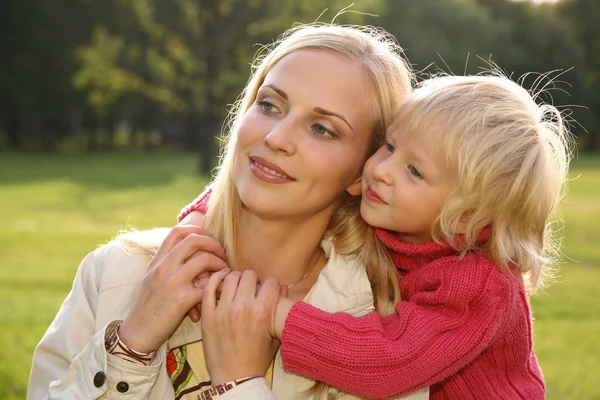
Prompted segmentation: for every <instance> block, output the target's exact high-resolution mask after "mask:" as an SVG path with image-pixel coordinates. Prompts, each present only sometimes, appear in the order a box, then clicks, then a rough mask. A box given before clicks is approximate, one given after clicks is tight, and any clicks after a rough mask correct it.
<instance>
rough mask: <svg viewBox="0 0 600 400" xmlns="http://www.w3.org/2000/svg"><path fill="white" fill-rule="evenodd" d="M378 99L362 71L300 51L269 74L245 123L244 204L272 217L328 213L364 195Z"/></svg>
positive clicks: (241, 141)
mask: <svg viewBox="0 0 600 400" xmlns="http://www.w3.org/2000/svg"><path fill="white" fill-rule="evenodd" d="M374 101H375V99H374V96H373V94H372V89H371V87H370V83H369V78H368V76H367V74H366V72H365V71H364V70H363V67H362V66H361V65H360V64H359V63H357V62H354V61H352V60H350V59H348V58H346V57H344V56H342V55H338V54H335V53H332V52H328V51H324V50H299V51H296V52H293V53H291V54H289V55H287V56H285V57H284V58H282V59H281V60H280V61H279V62H277V64H275V66H273V68H272V69H271V70H270V71H269V72H268V73H267V75H266V76H265V80H264V82H263V84H262V85H261V87H260V89H259V90H258V93H257V96H256V99H255V102H254V104H252V105H251V107H250V108H249V109H248V111H247V112H246V114H245V115H244V116H243V118H242V121H241V123H240V125H239V130H238V133H237V135H238V138H237V143H236V149H235V167H234V168H235V170H234V179H235V184H236V186H237V189H238V192H239V194H240V197H241V200H242V202H243V203H244V205H245V206H246V207H247V208H248V209H249V210H250V211H251V212H253V213H256V214H260V215H262V216H263V217H266V218H290V217H292V218H308V217H310V216H313V215H316V214H319V213H323V215H327V217H329V215H330V214H331V212H333V210H334V209H335V207H336V206H337V201H338V199H339V198H340V197H341V196H342V194H343V193H344V191H348V192H349V193H351V194H353V195H357V194H360V175H361V170H362V167H363V164H364V161H365V158H366V156H367V154H366V151H367V147H368V145H369V143H370V142H371V138H372V127H373V125H374V124H373V122H374V113H373V109H374V107H373V103H374Z"/></svg>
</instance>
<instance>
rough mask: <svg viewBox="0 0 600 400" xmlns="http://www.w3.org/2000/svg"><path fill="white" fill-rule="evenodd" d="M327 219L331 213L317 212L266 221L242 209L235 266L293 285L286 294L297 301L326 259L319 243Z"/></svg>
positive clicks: (312, 282) (310, 284)
mask: <svg viewBox="0 0 600 400" xmlns="http://www.w3.org/2000/svg"><path fill="white" fill-rule="evenodd" d="M329 219H330V215H316V216H314V217H313V218H310V219H304V220H295V221H290V220H265V219H263V218H261V217H259V216H256V215H253V214H250V213H249V212H247V211H246V210H244V211H242V218H241V221H240V222H241V223H240V226H241V227H242V231H241V232H240V235H239V239H238V240H239V241H238V249H237V250H238V251H237V254H236V264H237V267H238V268H239V269H242V270H244V269H252V270H254V271H255V272H256V273H257V275H258V277H259V279H260V280H263V279H265V278H266V277H267V276H274V277H275V278H277V279H278V280H279V282H280V283H281V284H287V285H293V287H292V288H290V292H289V295H290V297H292V298H296V299H297V300H300V299H301V298H302V297H304V295H305V294H306V293H307V292H308V290H309V289H310V287H312V285H313V284H314V282H315V281H316V278H317V277H318V276H319V273H320V271H321V269H322V268H323V267H324V266H325V264H326V262H327V261H326V259H325V257H324V255H323V251H322V249H321V247H320V243H321V240H322V238H323V235H324V233H325V231H326V229H327V225H328V223H329ZM305 275H306V276H305ZM298 297H300V298H298Z"/></svg>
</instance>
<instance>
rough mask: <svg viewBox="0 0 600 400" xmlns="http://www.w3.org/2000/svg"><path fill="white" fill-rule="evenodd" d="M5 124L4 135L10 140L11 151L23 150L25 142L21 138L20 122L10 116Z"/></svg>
mask: <svg viewBox="0 0 600 400" xmlns="http://www.w3.org/2000/svg"><path fill="white" fill-rule="evenodd" d="M5 123H6V125H4V133H5V134H6V137H7V139H8V147H9V149H11V150H22V149H23V142H22V141H21V136H19V122H18V121H17V118H14V117H12V116H9V117H8V119H7V120H6V121H5Z"/></svg>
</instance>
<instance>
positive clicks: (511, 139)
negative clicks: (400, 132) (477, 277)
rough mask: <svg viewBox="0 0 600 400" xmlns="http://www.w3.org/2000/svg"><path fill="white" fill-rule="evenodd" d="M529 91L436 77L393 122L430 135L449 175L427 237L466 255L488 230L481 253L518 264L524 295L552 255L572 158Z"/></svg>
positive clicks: (490, 77) (485, 80) (555, 114)
mask: <svg viewBox="0 0 600 400" xmlns="http://www.w3.org/2000/svg"><path fill="white" fill-rule="evenodd" d="M536 97H537V96H536V95H531V94H530V93H529V92H528V91H527V90H525V89H524V88H522V87H521V86H520V85H518V84H517V83H515V82H513V81H511V80H510V79H508V78H506V77H504V76H502V75H501V74H499V73H489V74H486V75H477V76H467V77H464V76H460V77H459V76H440V77H434V78H431V79H429V80H426V81H424V82H423V83H421V84H420V85H419V87H418V88H417V89H416V90H415V91H414V92H413V94H412V95H411V96H409V99H407V101H406V102H405V103H404V104H403V105H402V106H401V107H400V109H399V112H398V114H397V118H396V119H395V121H394V123H393V126H392V128H391V129H397V128H399V129H405V130H406V132H411V134H425V135H430V136H428V137H431V138H433V139H434V140H433V141H432V143H436V145H437V146H438V148H437V151H438V152H439V153H438V154H440V155H443V156H444V157H445V160H446V162H447V166H448V169H449V171H450V172H451V173H452V174H453V175H452V176H454V177H456V182H455V183H456V184H455V185H454V188H453V189H452V190H451V192H450V194H449V196H448V198H447V199H446V202H445V204H444V206H443V207H442V211H441V214H440V216H439V217H438V219H437V221H436V223H435V224H434V227H433V232H432V235H433V237H434V239H435V240H436V241H438V242H439V241H441V240H445V241H448V242H449V243H454V244H455V245H456V246H457V248H458V250H460V251H461V252H462V254H463V255H464V254H466V253H467V252H469V251H472V250H476V249H477V239H478V237H479V236H480V234H481V233H482V232H483V231H484V230H489V231H490V234H491V235H490V238H489V240H488V241H487V243H486V245H485V246H483V248H482V249H481V250H482V251H484V253H485V254H486V255H487V256H488V257H489V258H491V259H492V260H494V261H496V262H498V263H499V264H500V265H502V266H504V267H507V266H508V265H514V266H515V267H516V268H518V269H519V270H520V271H521V272H522V273H523V275H524V278H525V283H526V286H527V287H528V289H529V290H530V291H531V292H534V291H535V290H536V289H537V288H538V287H539V286H540V285H541V284H542V283H543V278H544V276H545V275H548V272H550V271H551V269H550V267H551V265H552V263H553V262H555V261H556V257H557V255H558V240H557V239H558V238H557V237H556V233H557V230H556V229H555V223H556V222H558V220H557V218H555V217H556V212H557V206H558V204H559V201H560V199H561V197H562V194H563V190H564V188H565V182H566V180H567V173H568V166H569V161H570V158H571V147H570V146H571V136H570V133H569V130H568V127H567V124H566V122H565V121H564V119H563V117H562V115H561V113H560V112H559V111H558V110H557V109H556V108H555V107H553V106H551V105H548V104H542V105H538V104H536ZM435 139H439V140H437V141H436V140H435ZM424 140H427V137H425V138H424ZM459 227H462V229H464V237H463V238H462V239H463V240H461V241H457V240H456V233H457V231H459ZM461 232H462V231H461Z"/></svg>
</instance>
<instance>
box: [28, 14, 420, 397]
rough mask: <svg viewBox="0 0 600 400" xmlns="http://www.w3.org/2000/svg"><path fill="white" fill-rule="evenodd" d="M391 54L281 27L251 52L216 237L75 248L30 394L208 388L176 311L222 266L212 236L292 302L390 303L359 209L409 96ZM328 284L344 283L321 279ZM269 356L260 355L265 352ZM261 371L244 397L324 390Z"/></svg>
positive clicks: (213, 212)
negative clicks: (79, 252) (266, 47)
mask: <svg viewBox="0 0 600 400" xmlns="http://www.w3.org/2000/svg"><path fill="white" fill-rule="evenodd" d="M398 50H399V49H398V48H397V46H395V45H394V44H393V43H392V42H391V41H389V39H387V37H386V36H385V35H382V34H381V33H378V32H372V31H367V30H365V29H357V28H347V27H335V26H311V27H300V28H297V29H294V30H293V31H290V32H289V33H288V34H287V35H286V36H285V37H284V38H283V39H282V40H281V41H280V42H279V43H278V44H277V45H276V46H275V47H274V48H273V49H272V51H271V52H270V53H269V54H267V55H266V57H265V58H264V59H263V60H262V61H261V63H260V65H259V66H258V67H257V69H256V70H255V72H254V74H253V77H252V78H251V80H250V82H249V83H248V86H247V87H246V89H245V91H244V97H243V99H242V100H241V102H240V103H239V107H238V108H237V109H236V110H235V111H234V112H235V113H234V115H233V116H234V118H233V120H232V130H231V135H230V137H229V141H228V145H227V149H226V152H225V154H224V158H223V160H222V163H221V166H220V169H219V174H218V175H217V176H216V179H215V181H214V182H213V183H212V185H211V188H212V190H213V195H212V196H211V202H210V204H209V209H208V212H207V214H206V217H205V221H204V226H205V228H206V230H207V231H208V232H210V234H212V235H213V236H214V238H215V239H216V240H215V239H211V238H210V237H208V236H205V235H203V234H204V233H206V231H204V230H203V229H201V228H195V227H189V226H188V227H178V228H175V229H174V230H172V231H171V232H170V233H169V234H168V235H166V237H165V233H166V232H165V231H151V232H143V233H136V234H129V235H125V236H122V237H120V238H118V239H117V240H115V241H113V242H111V243H110V244H108V245H106V246H103V247H102V248H100V249H99V250H96V251H95V252H93V253H91V254H90V255H89V256H88V257H86V259H85V260H84V261H83V262H82V265H81V266H80V268H79V271H78V273H77V276H76V278H75V282H74V285H73V289H72V291H71V293H70V294H69V296H68V297H67V299H66V300H65V303H64V304H63V306H62V307H61V310H60V311H59V313H58V315H57V317H56V318H55V320H54V322H53V323H52V325H51V326H50V328H49V329H48V331H47V332H46V334H45V335H44V337H43V338H42V340H41V342H40V344H39V345H38V347H37V349H36V352H35V355H34V360H33V367H32V372H31V378H30V384H29V389H28V398H31V399H34V398H35V399H39V398H49V397H52V398H56V397H61V398H78V399H81V398H99V397H104V398H112V397H117V396H118V397H119V398H122V397H131V398H151V399H165V398H194V399H195V398H198V396H200V393H202V392H204V393H207V392H205V391H206V389H207V388H210V378H211V377H210V376H208V371H207V366H206V363H205V361H206V360H205V359H204V358H205V357H204V353H203V350H202V343H201V339H202V335H201V328H200V326H199V324H194V323H192V322H191V321H190V320H189V319H183V318H184V316H185V315H186V313H187V312H188V310H189V309H190V308H191V307H192V306H193V305H194V304H197V303H199V302H200V301H201V299H202V289H201V288H197V287H196V286H197V285H195V282H197V281H198V279H196V278H195V277H197V276H198V275H201V274H202V273H203V272H206V268H205V267H206V266H208V267H207V268H208V269H210V270H213V271H216V270H223V269H224V268H225V267H226V264H225V262H224V258H225V256H224V254H222V253H219V252H218V251H216V250H215V249H216V248H218V246H219V244H218V242H222V243H224V245H225V249H226V250H227V263H228V265H229V267H231V268H232V269H249V270H253V271H255V273H256V275H257V276H258V278H259V279H260V280H261V281H262V282H265V283H264V285H266V286H268V285H270V287H273V283H272V282H273V281H269V280H267V279H266V277H267V276H274V277H275V278H277V280H278V281H280V282H282V283H284V284H286V285H288V286H289V292H288V293H289V296H290V297H291V298H293V299H296V300H303V299H306V300H308V301H309V302H310V303H311V304H314V305H315V306H318V307H320V308H323V309H325V310H327V311H347V312H351V313H353V314H355V315H358V314H361V313H367V312H369V311H372V310H373V309H374V308H377V309H378V310H379V311H385V310H387V308H388V304H389V303H388V301H389V300H390V299H391V300H392V301H395V300H396V299H397V296H398V292H397V280H396V275H395V271H394V269H393V267H392V266H391V264H390V263H389V260H388V259H387V256H386V254H385V251H384V250H383V249H380V248H377V247H376V243H377V241H376V240H375V236H374V234H373V232H372V231H371V230H370V228H368V227H367V226H366V224H364V222H363V221H362V220H361V219H360V216H359V214H358V206H359V197H358V195H359V194H360V175H361V171H362V167H363V164H364V162H365V160H366V158H367V157H368V156H369V155H370V154H371V153H372V152H373V150H374V149H375V148H376V146H377V144H378V143H379V141H380V140H381V138H382V137H383V135H384V127H385V126H387V125H388V124H389V123H390V122H391V118H392V113H393V110H394V109H395V108H396V107H397V106H398V105H399V104H400V102H401V101H402V98H403V97H404V95H405V94H406V93H408V92H409V91H410V86H411V82H410V74H409V72H408V68H407V67H406V64H405V63H404V61H403V60H402V59H401V57H400V56H399V53H398ZM159 244H160V248H158V251H156V248H157V247H158V245H159ZM359 249H360V250H359ZM200 250H208V252H201V251H200ZM211 250H215V252H216V255H214V254H210V251H211ZM373 255H376V256H377V255H378V256H379V259H378V258H377V257H373ZM152 256H153V257H152ZM281 260H291V261H289V262H287V261H286V262H285V263H282V262H281ZM365 260H370V262H369V265H365ZM148 262H150V265H149V266H148ZM365 267H366V270H365ZM338 279H339V280H341V281H344V282H345V284H343V285H341V286H340V285H336V284H332V282H335V281H336V280H338ZM369 280H370V282H369ZM269 282H271V283H269ZM315 283H316V284H315ZM200 286H201V285H200ZM313 286H314V288H313ZM371 286H372V287H373V292H371ZM311 290H312V292H311ZM309 292H310V296H309ZM349 299H350V300H349ZM182 319H183V321H182ZM274 352H275V347H274V346H272V347H271V348H268V349H263V351H262V354H263V355H264V357H265V359H266V360H272V359H273V355H274ZM165 359H167V360H166V361H165ZM208 361H209V362H210V361H211V360H208ZM232 362H236V361H232ZM266 368H268V365H267V366H266V367H265V370H266ZM208 369H211V365H208ZM271 370H272V374H270V373H267V377H268V378H269V376H270V375H272V385H273V386H272V387H273V394H271V393H269V391H268V390H267V389H266V388H265V385H264V384H261V385H258V386H257V388H256V390H258V392H254V393H252V392H251V393H248V392H246V394H245V395H244V396H246V397H242V398H256V396H267V395H269V396H271V395H274V396H275V398H283V397H284V396H286V395H289V394H290V393H299V392H301V391H304V390H305V389H308V390H309V391H311V392H310V393H308V394H307V396H309V395H312V396H313V397H317V396H321V394H323V396H326V395H327V392H328V391H330V389H329V388H326V387H323V385H318V384H316V383H315V382H311V381H307V380H305V379H303V378H301V377H299V376H295V375H291V374H287V373H286V372H285V371H284V370H283V368H282V367H281V362H280V361H278V360H276V361H275V364H274V366H273V367H272V369H271ZM212 372H213V370H211V373H212ZM260 372H261V374H264V371H260ZM219 379H221V378H220V377H219ZM255 381H256V380H255ZM261 382H262V381H261ZM219 383H224V384H225V385H224V386H223V387H222V388H221V389H220V390H221V391H223V390H225V388H228V387H234V389H233V390H231V391H229V392H228V394H227V395H229V396H234V395H235V393H236V388H235V386H236V385H237V384H238V383H240V382H219ZM255 386H256V385H255ZM248 387H249V386H245V388H248ZM239 388H242V389H244V385H240V386H239ZM331 390H333V389H331ZM311 393H312V394H311ZM202 395H203V396H204V394H202ZM207 395H208V394H207ZM250 396H254V397H250ZM342 396H343V394H340V396H338V397H342ZM418 396H427V393H426V391H425V392H424V393H423V392H421V393H419V394H418ZM419 398H420V397H419Z"/></svg>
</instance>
